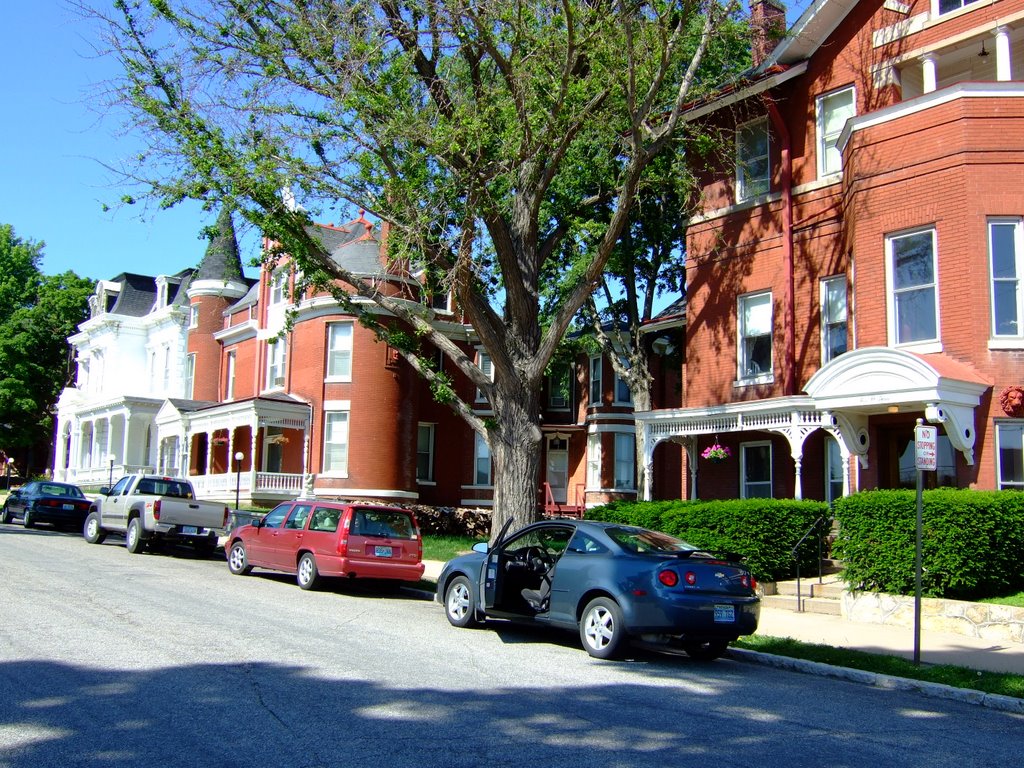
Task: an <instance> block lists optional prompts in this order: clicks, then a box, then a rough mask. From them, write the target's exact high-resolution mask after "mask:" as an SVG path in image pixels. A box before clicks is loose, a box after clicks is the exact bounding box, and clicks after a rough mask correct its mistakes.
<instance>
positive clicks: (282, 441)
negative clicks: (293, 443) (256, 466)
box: [264, 435, 288, 445]
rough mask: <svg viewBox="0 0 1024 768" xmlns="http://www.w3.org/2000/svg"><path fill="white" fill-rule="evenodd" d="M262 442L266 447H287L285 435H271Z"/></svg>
mask: <svg viewBox="0 0 1024 768" xmlns="http://www.w3.org/2000/svg"><path fill="white" fill-rule="evenodd" d="M264 442H266V443H267V445H288V437H287V435H271V436H270V437H268V438H267V439H266V440H265V441H264Z"/></svg>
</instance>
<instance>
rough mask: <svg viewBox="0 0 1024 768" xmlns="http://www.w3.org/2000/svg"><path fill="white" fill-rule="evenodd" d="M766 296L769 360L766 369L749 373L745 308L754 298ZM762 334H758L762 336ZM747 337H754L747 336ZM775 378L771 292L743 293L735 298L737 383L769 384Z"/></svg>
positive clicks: (773, 319)
mask: <svg viewBox="0 0 1024 768" xmlns="http://www.w3.org/2000/svg"><path fill="white" fill-rule="evenodd" d="M764 298H767V300H768V311H769V332H768V349H769V360H768V370H767V371H762V372H761V373H757V374H750V373H748V370H749V369H750V360H748V359H747V345H746V343H745V342H746V340H747V338H748V333H747V320H746V318H747V314H748V313H747V308H748V305H749V304H750V303H752V302H753V301H754V300H761V299H764ZM763 335H764V334H758V336H763ZM749 338H755V337H754V336H749ZM774 380H775V305H774V302H773V299H772V292H771V291H770V290H769V291H756V292H754V293H745V294H743V295H742V296H740V297H738V298H737V300H736V381H737V384H743V385H747V384H770V383H771V382H773V381H774Z"/></svg>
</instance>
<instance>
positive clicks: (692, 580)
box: [683, 571, 697, 587]
mask: <svg viewBox="0 0 1024 768" xmlns="http://www.w3.org/2000/svg"><path fill="white" fill-rule="evenodd" d="M683 579H684V580H685V581H686V583H687V584H689V585H690V586H691V587H692V586H693V585H694V584H696V583H697V574H696V573H694V572H693V571H687V572H686V575H685V576H683Z"/></svg>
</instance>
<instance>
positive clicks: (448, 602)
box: [444, 576, 480, 629]
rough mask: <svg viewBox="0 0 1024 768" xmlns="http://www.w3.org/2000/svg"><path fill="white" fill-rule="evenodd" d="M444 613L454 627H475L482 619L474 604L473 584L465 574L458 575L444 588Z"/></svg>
mask: <svg viewBox="0 0 1024 768" xmlns="http://www.w3.org/2000/svg"><path fill="white" fill-rule="evenodd" d="M444 614H445V616H447V617H448V623H449V624H451V625H452V626H453V627H460V628H463V629H464V628H466V627H475V626H477V625H478V624H479V623H480V621H479V620H478V619H477V617H476V607H475V606H474V605H473V585H472V584H470V582H469V579H468V578H466V577H465V576H456V577H455V578H454V579H452V580H451V581H449V582H448V586H447V587H446V588H445V590H444Z"/></svg>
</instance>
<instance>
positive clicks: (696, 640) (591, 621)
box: [437, 520, 761, 659]
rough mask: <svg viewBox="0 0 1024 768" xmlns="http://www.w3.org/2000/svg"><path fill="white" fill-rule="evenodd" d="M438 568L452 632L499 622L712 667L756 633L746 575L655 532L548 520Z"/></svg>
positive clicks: (613, 652) (603, 653) (599, 647)
mask: <svg viewBox="0 0 1024 768" xmlns="http://www.w3.org/2000/svg"><path fill="white" fill-rule="evenodd" d="M507 529H508V525H506V527H505V530H503V531H502V535H501V536H499V538H498V542H497V544H495V545H494V546H493V547H491V548H490V549H488V548H487V545H486V544H478V545H476V546H475V547H474V548H473V549H474V551H473V552H472V553H470V554H467V555H463V556H461V557H457V558H455V559H454V560H450V561H449V562H448V563H446V564H445V566H444V568H443V570H442V571H441V575H440V577H439V578H438V581H437V599H438V601H439V602H441V603H442V604H443V605H444V608H445V613H446V614H447V616H448V621H449V622H451V623H452V624H453V625H454V626H456V627H467V626H471V625H474V624H478V623H480V622H481V621H483V620H484V619H488V618H500V619H511V620H514V621H526V622H531V623H537V624H548V625H551V626H554V627H559V628H562V629H568V630H572V631H576V632H579V635H580V640H581V642H582V643H583V647H584V648H585V649H586V650H587V652H588V653H589V654H590V655H591V656H594V657H597V658H600V659H608V658H614V657H615V656H617V655H619V654H620V653H621V652H622V651H623V650H624V649H625V647H626V644H627V642H628V640H630V639H638V640H641V641H643V642H645V643H647V644H655V645H661V646H665V647H677V648H681V649H683V650H684V651H686V653H687V654H688V655H690V656H691V657H694V658H697V659H714V658H717V657H718V656H721V655H722V653H724V652H725V650H726V648H727V647H728V645H729V643H730V642H732V641H733V640H735V639H736V638H738V637H739V636H740V635H749V634H751V633H753V632H754V631H755V630H756V629H757V621H758V618H759V616H760V611H761V601H760V598H759V597H758V596H757V583H756V581H755V580H754V578H753V577H752V576H751V574H750V571H749V570H748V569H747V568H745V567H744V566H743V565H740V564H739V563H737V562H734V558H735V556H730V558H733V559H724V558H720V557H716V556H714V555H712V554H710V553H708V552H703V551H701V550H699V549H697V548H696V547H694V546H691V545H690V544H687V543H686V542H685V541H681V540H679V539H676V538H674V537H672V536H668V535H667V534H664V533H659V532H657V531H649V530H646V529H644V528H636V527H633V526H627V525H618V524H615V523H601V522H592V521H586V520H546V521H544V522H540V523H534V524H533V525H528V526H526V527H525V528H523V529H521V530H519V531H517V532H515V533H513V534H511V535H508V536H506V532H507Z"/></svg>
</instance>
